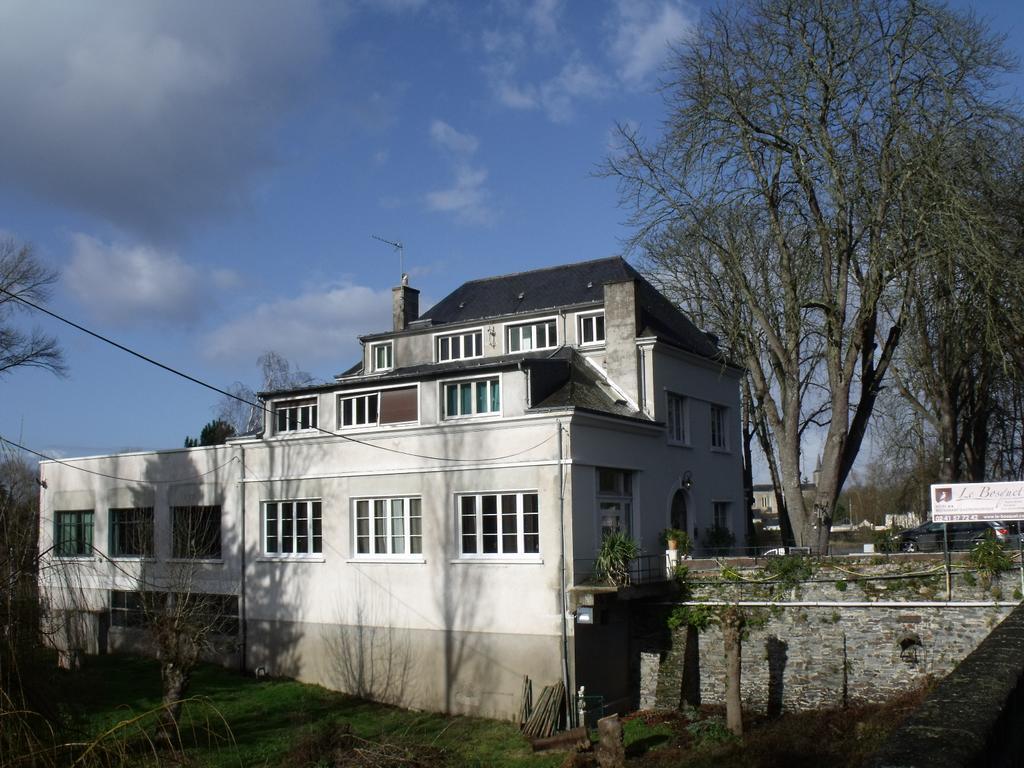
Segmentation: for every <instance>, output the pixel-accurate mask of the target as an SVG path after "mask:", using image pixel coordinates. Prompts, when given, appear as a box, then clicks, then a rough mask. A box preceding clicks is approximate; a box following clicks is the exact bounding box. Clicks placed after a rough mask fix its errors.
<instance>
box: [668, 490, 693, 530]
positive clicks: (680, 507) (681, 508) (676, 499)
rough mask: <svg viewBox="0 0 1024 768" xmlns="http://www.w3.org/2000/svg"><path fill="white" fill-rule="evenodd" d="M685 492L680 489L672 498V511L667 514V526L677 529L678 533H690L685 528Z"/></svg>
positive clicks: (686, 522)
mask: <svg viewBox="0 0 1024 768" xmlns="http://www.w3.org/2000/svg"><path fill="white" fill-rule="evenodd" d="M686 495H687V494H686V491H684V490H683V489H682V488H680V489H679V490H678V491H676V492H675V495H673V496H672V509H671V511H670V512H669V525H670V526H671V527H673V528H678V529H679V530H680V531H686V533H688V534H689V533H690V529H689V528H688V527H687V524H688V523H689V520H688V519H687V511H686Z"/></svg>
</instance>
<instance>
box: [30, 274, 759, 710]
mask: <svg viewBox="0 0 1024 768" xmlns="http://www.w3.org/2000/svg"><path fill="white" fill-rule="evenodd" d="M418 305H419V294H418V291H416V290H415V289H413V288H411V287H409V286H408V285H407V284H406V283H405V282H404V281H403V284H402V285H400V286H398V287H396V288H395V289H394V292H393V320H394V322H393V327H392V328H390V329H389V330H387V331H384V332H381V333H373V334H369V335H367V336H364V337H362V339H361V342H362V348H363V355H362V360H361V361H360V362H359V363H358V364H357V365H355V366H353V367H352V368H351V369H349V370H348V371H346V372H345V373H343V374H339V375H338V376H337V377H336V378H335V379H334V380H333V381H330V382H328V383H325V384H321V385H317V386H308V387H304V388H302V389H295V390H289V391H281V392H266V393H262V395H261V397H262V399H263V401H264V403H265V406H266V409H267V412H268V418H267V419H266V420H265V421H266V425H265V429H264V431H263V433H262V434H259V435H252V436H246V437H240V438H236V439H233V440H231V441H230V442H229V443H228V444H226V445H222V446H215V447H208V448H192V449H185V450H170V451H159V452H147V453H131V454H120V455H111V456H95V457H88V458H80V459H69V460H63V461H60V462H54V461H46V462H43V463H42V465H41V468H40V473H41V480H42V481H43V490H42V496H41V498H42V511H41V515H42V527H41V530H42V534H41V549H42V551H43V553H44V559H45V560H46V561H47V565H49V566H56V567H48V568H44V569H43V571H42V572H43V574H44V576H43V583H44V590H45V595H46V597H47V599H48V601H49V605H50V607H51V610H52V613H53V615H60V616H64V617H74V618H75V619H76V620H77V621H76V623H74V626H75V628H76V631H75V632H72V633H66V635H65V636H64V637H63V638H62V640H61V642H64V643H65V644H69V643H70V644H73V645H76V646H77V647H80V648H83V649H85V650H88V651H91V652H101V651H106V650H118V649H125V648H141V647H143V646H144V643H145V633H144V632H143V631H142V630H141V628H140V625H142V624H143V623H144V622H145V617H144V615H143V612H142V607H141V606H142V595H141V593H142V592H143V591H144V590H150V589H156V590H160V589H164V590H176V589H180V588H181V587H180V584H179V583H178V580H180V578H181V574H182V573H186V574H187V577H188V580H189V583H188V588H189V589H191V590H193V591H198V592H202V593H208V594H214V595H219V596H221V598H220V602H219V605H220V610H222V611H223V612H224V613H225V614H227V615H228V616H229V617H230V618H231V619H235V618H237V625H235V624H234V623H233V624H232V626H236V628H237V636H235V637H233V638H232V639H233V642H234V646H233V654H234V655H233V661H234V662H236V663H238V664H239V665H240V666H242V667H243V668H245V669H248V670H257V669H262V670H263V671H265V672H267V673H269V674H274V675H288V676H293V677H296V678H299V679H301V680H307V681H313V682H317V683H321V684H323V685H326V686H329V687H331V688H336V689H340V690H345V691H350V692H353V693H357V694H360V695H363V696H367V697H371V698H375V699H379V700H383V701H389V702H394V703H396V704H402V705H406V706H414V707H421V708H426V709H435V710H444V711H451V712H463V713H473V714H481V715H487V716H495V717H512V716H514V715H515V713H516V712H517V710H518V708H519V706H520V692H521V690H522V680H523V675H529V676H530V677H531V678H532V679H533V680H534V681H535V685H538V686H539V685H541V684H547V683H552V682H555V681H556V680H563V679H564V680H566V681H567V682H568V683H569V687H570V689H571V690H575V689H576V688H577V687H578V686H579V685H586V687H587V691H588V693H590V694H594V695H598V696H603V697H604V700H605V702H606V703H608V704H609V705H613V704H614V703H615V702H619V701H621V702H626V701H628V699H629V697H630V696H631V695H632V691H633V690H634V688H635V684H634V680H633V677H632V670H633V669H634V666H635V665H633V663H632V659H631V656H630V654H631V653H632V652H634V651H633V650H631V648H632V646H631V643H630V625H629V621H628V605H627V603H628V598H629V596H630V594H631V590H630V589H621V590H608V589H607V588H604V589H598V588H594V587H593V586H589V585H590V584H591V580H592V577H593V571H594V567H593V566H594V563H593V560H594V558H595V557H596V555H597V553H598V550H599V548H600V545H601V541H602V538H603V537H604V536H606V535H607V534H609V533H611V532H624V533H627V534H629V535H630V536H632V537H633V538H635V539H636V540H637V541H638V542H639V544H640V547H641V549H642V552H643V553H644V556H645V557H644V558H641V560H640V561H638V562H637V563H636V564H635V567H634V575H635V579H636V580H637V581H639V580H643V579H648V580H655V581H657V580H659V579H660V580H664V578H665V567H664V552H663V547H662V545H661V543H660V542H659V534H660V532H661V531H662V530H663V529H664V528H665V527H667V526H669V525H670V524H671V525H672V526H674V527H680V528H684V529H686V530H687V531H688V532H689V533H690V535H691V536H692V538H693V540H694V541H695V542H696V547H697V548H698V550H699V548H700V547H701V542H702V540H704V539H705V538H706V536H707V535H708V532H709V531H710V529H711V528H712V527H713V526H716V525H717V526H721V527H726V528H729V529H731V530H732V531H733V532H734V534H735V535H736V537H737V539H738V541H737V543H738V544H742V543H743V536H744V533H745V525H744V518H745V510H744V508H743V506H744V501H743V490H742V472H741V456H740V428H739V386H738V382H739V377H740V371H739V369H737V368H736V367H735V366H733V365H731V364H730V363H729V362H728V361H727V360H725V359H723V357H722V355H721V353H720V352H719V350H718V348H717V346H716V344H715V343H714V342H713V341H712V340H711V339H710V338H709V337H708V336H707V335H706V334H704V333H702V332H701V331H700V330H698V329H697V328H696V327H695V326H694V325H693V324H692V323H691V322H690V320H689V319H688V318H687V317H686V316H685V315H683V314H682V313H681V312H680V311H679V310H678V309H676V307H674V306H673V305H672V304H671V303H670V302H669V301H668V300H667V299H666V298H665V297H664V296H662V295H661V294H660V293H658V291H656V290H655V289H654V288H653V287H652V286H651V285H650V284H649V283H648V282H647V281H646V280H644V278H643V277H641V276H640V275H639V274H638V273H637V272H636V271H635V270H634V269H633V268H632V267H630V266H629V265H628V264H627V263H626V262H624V261H623V260H621V259H617V258H613V259H603V260H598V261H590V262H584V263H578V264H570V265H566V266H560V267H555V268H551V269H543V270H537V271H533V272H525V273H520V274H513V275H505V276H501V277H495V278H489V279H484V280H474V281H471V282H467V283H465V284H463V285H462V286H460V287H459V288H457V289H456V290H455V291H454V292H453V293H451V294H450V295H448V296H447V297H445V298H444V299H443V300H441V301H440V302H439V303H438V304H437V305H436V306H434V307H433V308H432V309H430V310H429V311H428V312H425V313H423V314H420V313H419V306H418ZM644 563H647V566H644ZM633 592H635V590H633ZM584 609H587V610H584ZM577 619H578V620H579V621H577ZM583 621H590V622H591V623H590V624H585V623H582V622H583ZM536 690H537V691H538V692H539V688H537V689H536Z"/></svg>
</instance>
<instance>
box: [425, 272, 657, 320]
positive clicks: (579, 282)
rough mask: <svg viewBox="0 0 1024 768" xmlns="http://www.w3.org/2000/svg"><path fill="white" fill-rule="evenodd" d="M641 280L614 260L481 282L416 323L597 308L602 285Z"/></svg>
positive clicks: (446, 299) (447, 299) (465, 285)
mask: <svg viewBox="0 0 1024 768" xmlns="http://www.w3.org/2000/svg"><path fill="white" fill-rule="evenodd" d="M639 276H640V274H639V273H638V272H637V271H636V270H635V269H633V268H632V267H631V266H629V264H627V263H626V262H625V261H624V260H622V259H620V258H618V257H615V258H610V259H598V260H596V261H582V262H579V263H577V264H563V265H561V266H558V267H548V268H546V269H535V270H533V271H531V272H517V273H515V274H512V275H500V276H498V277H485V278H483V279H481V280H470V281H469V282H468V283H463V284H462V285H460V286H459V287H458V288H456V289H455V290H454V291H452V292H451V293H449V294H448V295H447V296H445V297H444V298H443V299H441V301H439V302H438V303H437V304H435V305H434V306H433V307H431V308H430V309H429V310H427V311H426V312H424V313H423V314H422V315H421V316H420V319H421V320H430V321H431V322H432V323H433V324H434V325H447V324H449V323H462V322H468V321H471V320H482V319H484V318H487V317H500V316H502V315H516V314H522V313H525V312H538V311H540V310H544V309H553V308H555V307H565V306H571V305H574V304H586V303H588V302H592V303H598V302H601V301H602V300H603V299H604V290H603V288H602V286H603V285H604V284H605V283H614V282H619V281H621V280H629V279H630V278H634V277H639ZM520 297H521V298H520Z"/></svg>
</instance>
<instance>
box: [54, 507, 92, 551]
mask: <svg viewBox="0 0 1024 768" xmlns="http://www.w3.org/2000/svg"><path fill="white" fill-rule="evenodd" d="M93 517H94V515H93V511H92V510H91V509H76V510H67V511H65V510H58V511H57V512H55V513H54V533H53V549H54V551H55V552H56V554H57V557H83V556H88V555H91V554H92V532H93Z"/></svg>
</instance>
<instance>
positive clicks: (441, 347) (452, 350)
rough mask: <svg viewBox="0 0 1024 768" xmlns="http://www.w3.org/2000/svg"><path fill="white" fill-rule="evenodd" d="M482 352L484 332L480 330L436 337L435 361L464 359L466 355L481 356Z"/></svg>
mask: <svg viewBox="0 0 1024 768" xmlns="http://www.w3.org/2000/svg"><path fill="white" fill-rule="evenodd" d="M483 354H484V332H483V331H481V330H476V331H466V332H465V333H453V334H450V335H448V336H438V337H437V362H439V363H443V362H445V361H446V360H465V359H466V358H468V357H482V356H483Z"/></svg>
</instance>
